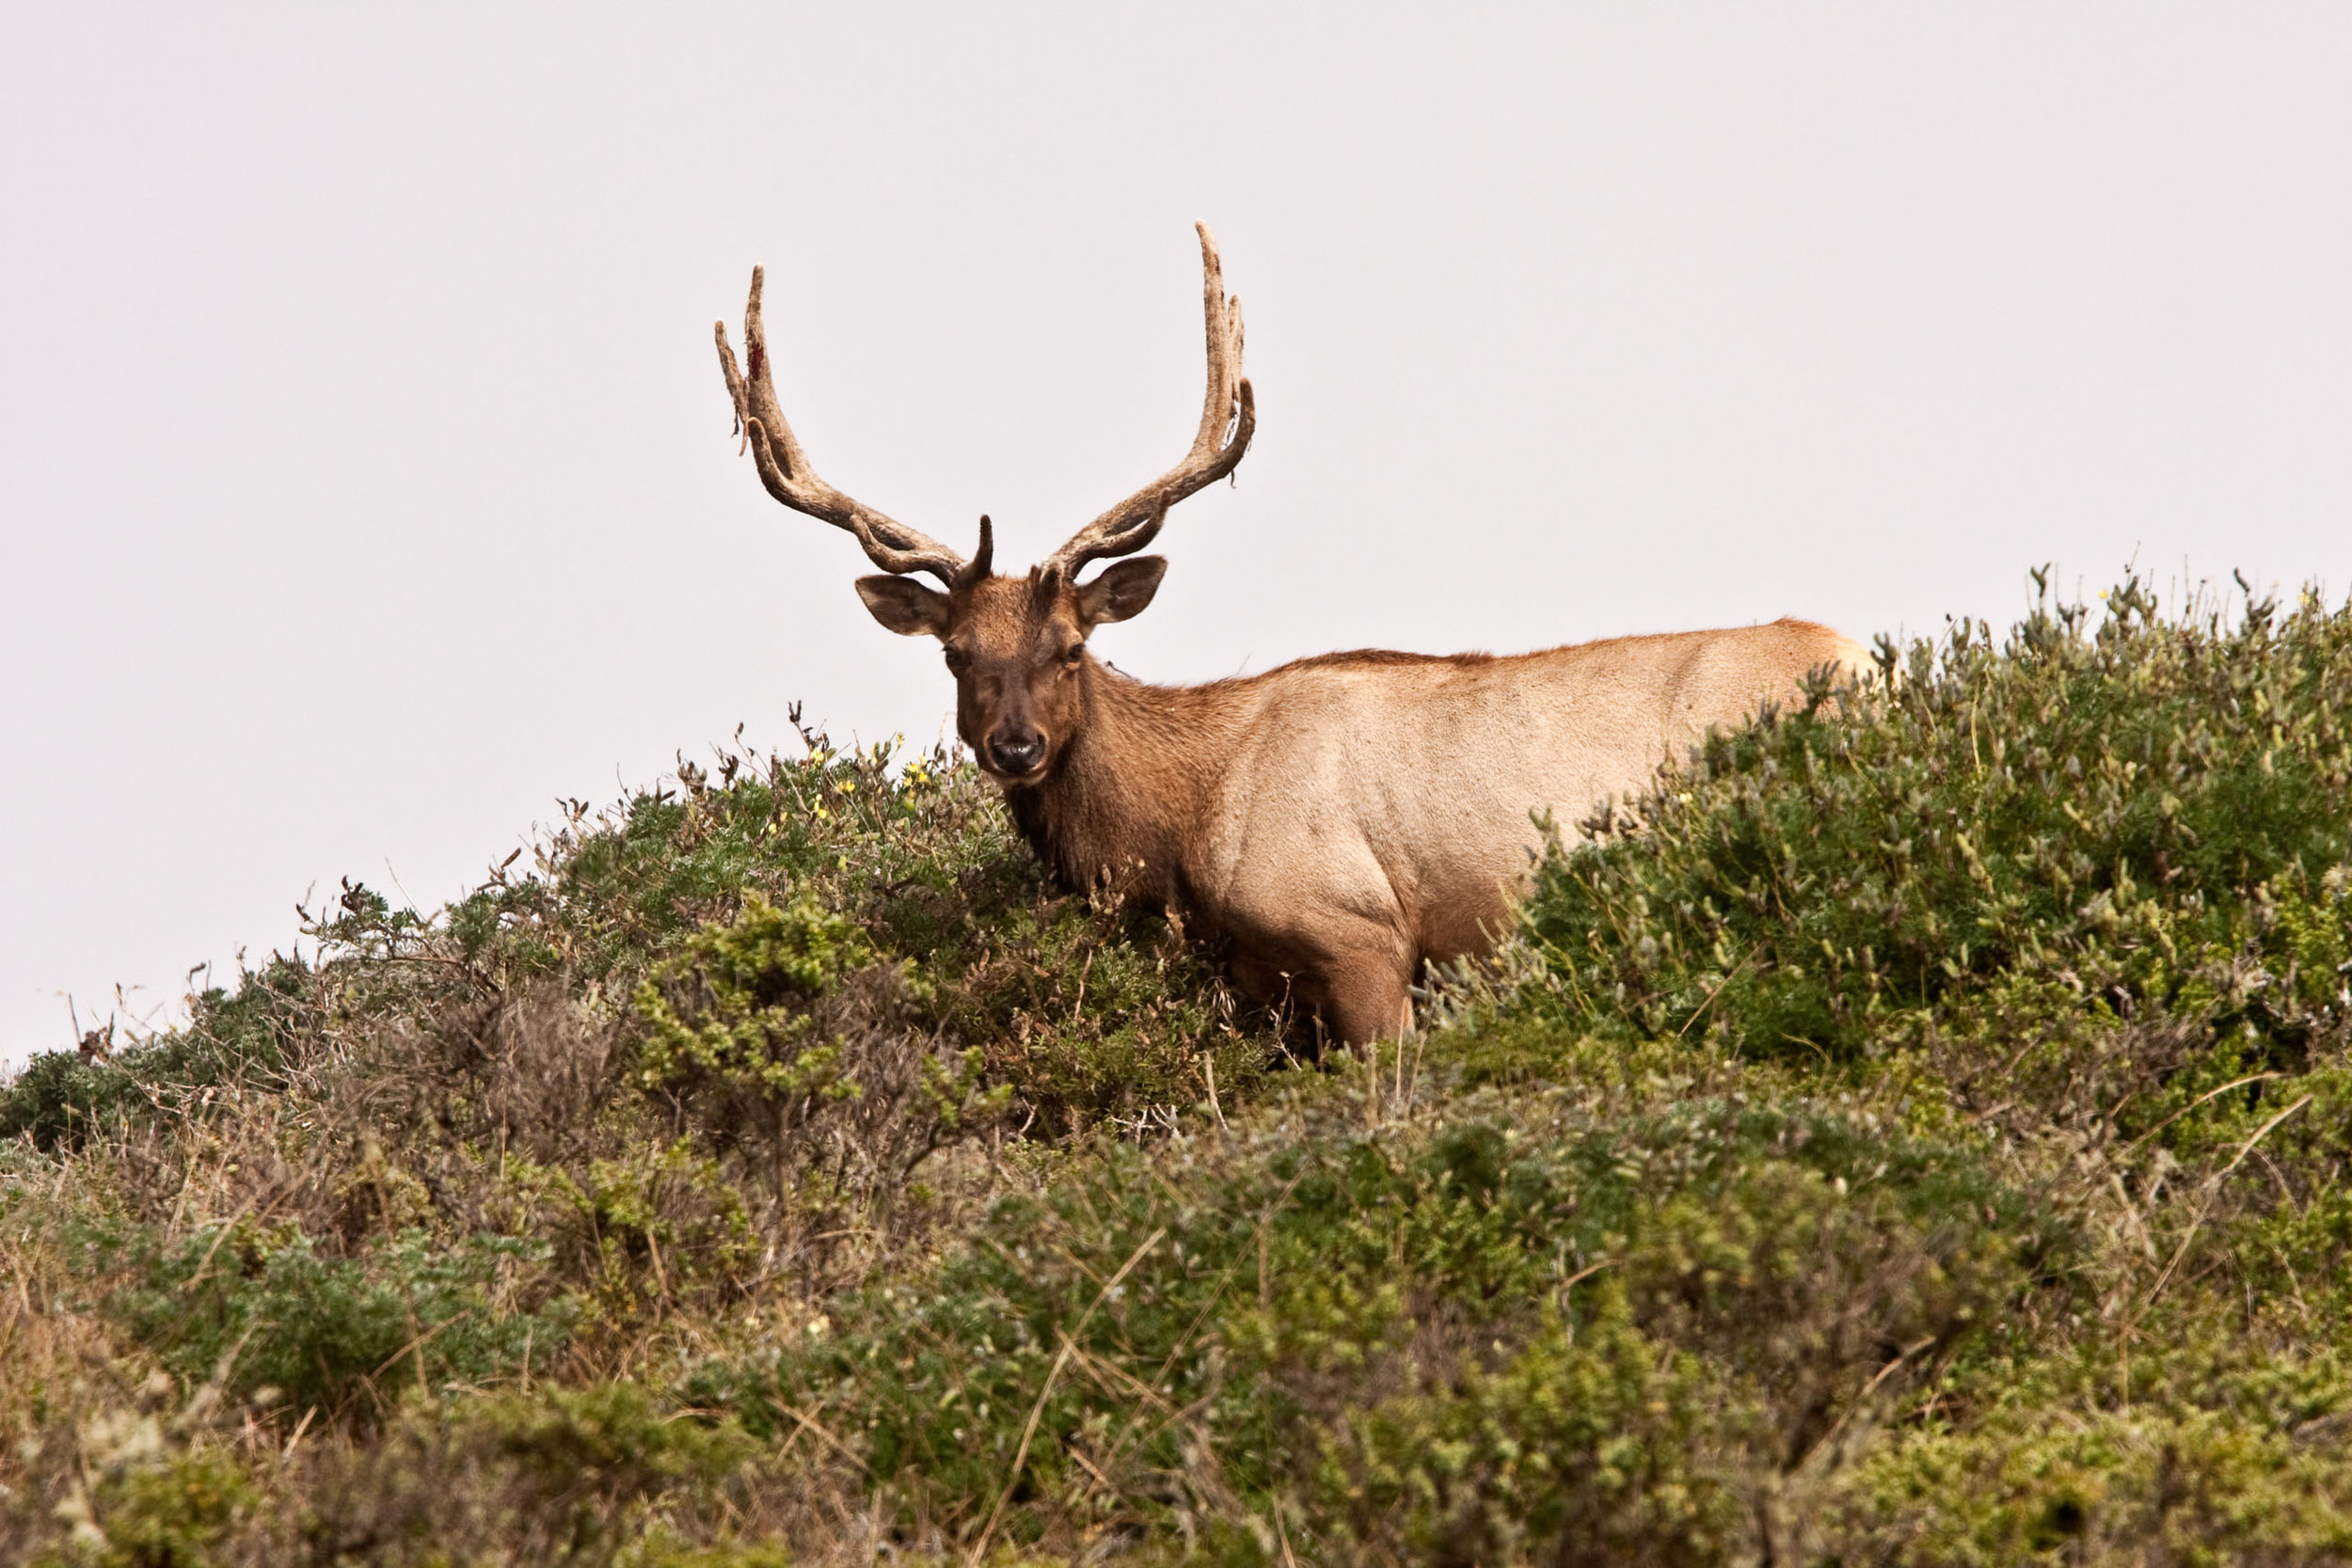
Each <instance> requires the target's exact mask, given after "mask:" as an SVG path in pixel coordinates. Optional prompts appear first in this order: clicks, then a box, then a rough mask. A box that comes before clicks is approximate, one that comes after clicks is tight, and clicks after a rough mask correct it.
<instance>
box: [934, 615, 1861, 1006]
mask: <svg viewBox="0 0 2352 1568" xmlns="http://www.w3.org/2000/svg"><path fill="white" fill-rule="evenodd" d="M1866 657H1867V656H1866V655H1865V654H1864V652H1863V650H1862V649H1861V648H1860V647H1859V646H1857V645H1856V644H1855V643H1853V642H1852V641H1850V640H1848V639H1846V638H1844V637H1841V636H1839V635H1838V634H1837V633H1836V632H1833V631H1831V630H1829V629H1828V628H1826V627H1823V626H1814V625H1812V624H1810V623H1807V622H1803V621H1780V622H1776V623H1774V624H1772V625H1771V626H1754V627H1746V628H1740V629H1735V630H1726V631H1707V632H1684V633H1678V634H1674V635H1669V636H1660V637H1626V638H1616V639H1613V640H1610V641H1601V642H1587V643H1580V644H1577V645H1574V646H1570V647H1564V648H1553V649H1550V650H1548V651H1546V652H1543V653H1535V654H1523V655H1518V656H1517V657H1488V656H1486V655H1463V656H1456V657H1422V656H1419V655H1410V654H1391V653H1355V654H1331V655H1325V656H1323V657H1317V658H1310V659H1302V660H1300V661H1299V662H1297V663H1295V664H1289V665H1284V666H1283V667H1281V668H1280V669H1278V670H1272V671H1269V672H1267V673H1264V674H1263V675H1257V676H1252V677H1249V678H1247V679H1239V680H1228V681H1218V682H1216V683H1214V684H1212V685H1208V686H1198V687H1155V686H1148V685H1145V684H1143V683H1141V682H1137V681H1134V680H1130V679H1128V678H1127V677H1125V676H1123V675H1120V674H1119V673H1116V672H1113V671H1110V670H1108V669H1106V668H1104V666H1103V665H1101V664H1100V663H1098V662H1096V661H1095V660H1094V659H1092V658H1091V657H1089V658H1088V659H1087V660H1086V664H1085V666H1084V668H1083V670H1082V671H1081V673H1080V676H1079V687H1080V690H1079V693H1078V695H1079V701H1080V704H1081V705H1082V714H1081V715H1080V716H1079V718H1078V721H1077V722H1076V723H1075V724H1074V725H1073V730H1074V733H1073V736H1072V738H1071V740H1070V742H1069V744H1068V746H1067V747H1066V748H1065V749H1064V751H1063V752H1062V753H1061V755H1060V757H1059V759H1058V762H1057V767H1056V768H1055V771H1054V772H1053V774H1052V775H1051V776H1050V777H1048V778H1047V779H1046V780H1044V781H1043V782H1042V783H1041V784H1035V785H1032V786H1021V785H1012V786H1009V788H1008V790H1007V795H1008V799H1009V802H1010V804H1011V805H1012V807H1013V811H1014V815H1015V816H1016V818H1017V819H1018V820H1019V821H1020V823H1021V826H1022V828H1023V830H1024V832H1026V833H1027V834H1028V836H1029V838H1030V841H1031V842H1032V844H1034V845H1035V846H1036V847H1037V849H1038V851H1039V853H1040V855H1041V857H1043V858H1044V859H1045V860H1046V861H1047V862H1048V863H1050V864H1052V865H1053V866H1054V867H1055V868H1056V869H1057V871H1058V872H1059V873H1060V874H1061V875H1062V877H1063V878H1065V879H1067V880H1069V881H1070V882H1072V883H1073V884H1075V885H1079V886H1085V885H1089V884H1090V883H1094V882H1097V881H1099V880H1102V879H1109V880H1111V881H1113V882H1114V883H1116V884H1119V885H1123V886H1129V887H1132V888H1133V889H1134V891H1135V892H1136V894H1137V895H1142V896H1145V897H1151V898H1157V899H1166V900H1168V901H1170V902H1172V903H1174V904H1176V905H1178V906H1179V907H1182V908H1184V909H1185V910H1187V911H1190V912H1191V913H1192V914H1193V915H1194V916H1195V917H1196V918H1197V919H1198V920H1200V921H1202V922H1204V923H1205V924H1207V925H1208V926H1209V927H1211V928H1213V929H1214V930H1216V932H1218V933H1219V934H1221V935H1223V936H1225V937H1226V938H1228V939H1229V940H1230V941H1231V942H1232V965H1233V972H1234V977H1235V979H1236V980H1238V981H1239V982H1241V984H1242V985H1243V986H1244V987H1245V989H1247V990H1250V991H1251V992H1253V993H1255V994H1257V995H1260V996H1262V997H1268V998H1272V997H1279V996H1288V997H1290V998H1293V999H1295V1000H1296V1001H1299V1002H1301V1003H1304V1004H1307V1005H1309V1006H1314V1007H1316V1008H1319V1009H1320V1010H1322V1012H1323V1013H1324V1015H1325V1016H1326V1018H1327V1021H1328V1022H1329V1023H1330V1025H1331V1027H1332V1028H1333V1030H1334V1031H1335V1032H1336V1033H1337V1034H1339V1035H1340V1036H1341V1037H1343V1038H1345V1039H1350V1040H1358V1039H1365V1038H1370V1037H1375V1036H1377V1035H1381V1034H1387V1033H1390V1032H1391V1031H1393V1030H1395V1029H1396V1028H1398V1027H1399V1026H1400V1025H1402V1024H1404V1023H1406V1022H1409V1021H1410V1003H1409V988H1410V986H1411V984H1412V982H1413V980H1414V977H1415V974H1416V971H1417V970H1418V968H1419V966H1420V965H1421V964H1422V963H1423V962H1424V961H1427V962H1446V961H1450V960H1452V959H1454V958H1460V957H1464V956H1476V955H1483V954H1484V953H1486V951H1487V950H1488V949H1489V947H1490V946H1491V944H1492V942H1493V939H1494V937H1495V936H1496V935H1497V934H1499V933H1500V932H1501V931H1502V930H1503V929H1504V928H1506V927H1507V926H1508V925H1509V922H1510V918H1511V915H1510V906H1511V903H1512V902H1513V900H1514V899H1515V897H1516V896H1517V895H1518V894H1520V893H1521V892H1523V890H1524V887H1525V883H1526V879H1527V874H1528V872H1529V871H1530V869H1531V868H1532V866H1533V864H1534V857H1535V854H1536V853H1537V852H1538V851H1539V850H1540V848H1541V847H1542V834H1541V831H1540V829H1539V828H1538V827H1537V826H1536V822H1535V817H1536V816H1537V815H1538V814H1549V817H1550V818H1551V820H1552V821H1553V822H1554V823H1556V824H1557V825H1558V827H1559V830H1560V831H1561V832H1563V833H1564V834H1568V835H1571V836H1572V835H1573V834H1574V832H1575V831H1576V828H1575V825H1576V824H1577V823H1578V822H1579V821H1581V820H1582V819H1584V818H1585V817H1587V816H1590V815H1591V814H1592V812H1593V810H1594V809H1595V808H1596V807H1597V806H1598V805H1599V804H1600V803H1601V802H1602V801H1603V800H1606V799H1608V798H1610V797H1617V798H1620V799H1623V798H1629V797H1631V796H1632V795H1635V794H1637V793H1639V792H1640V791H1641V790H1643V789H1645V787H1647V786H1649V785H1650V784H1652V783H1653V782H1654V781H1655V779H1656V777H1657V772H1658V768H1659V765H1660V764H1661V763H1662V762H1665V761H1667V760H1669V759H1670V758H1679V757H1680V756H1681V755H1682V754H1683V752H1684V751H1685V749H1686V748H1687V747H1689V746H1690V745H1691V744H1692V743H1693V742H1695V741H1697V740H1698V739H1699V738H1700V737H1701V736H1704V735H1705V734H1706V732H1707V730H1708V727H1709V726H1729V725H1733V724H1737V723H1740V722H1741V721H1745V720H1746V719H1748V718H1750V717H1752V716H1753V715H1754V714H1755V712H1756V708H1757V707H1758V705H1760V704H1761V703H1762V702H1764V701H1766V700H1768V699H1769V700H1776V701H1786V700H1788V699H1790V698H1792V697H1794V696H1796V695H1797V694H1799V693H1800V692H1801V691H1802V689H1803V687H1804V677H1805V674H1806V673H1807V672H1808V671H1809V670H1811V669H1814V668H1815V667H1818V666H1822V665H1836V666H1838V667H1840V668H1841V670H1843V671H1844V672H1846V673H1853V672H1857V671H1859V670H1860V669H1862V668H1864V667H1865V659H1866ZM967 738H970V737H969V736H967Z"/></svg>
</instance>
